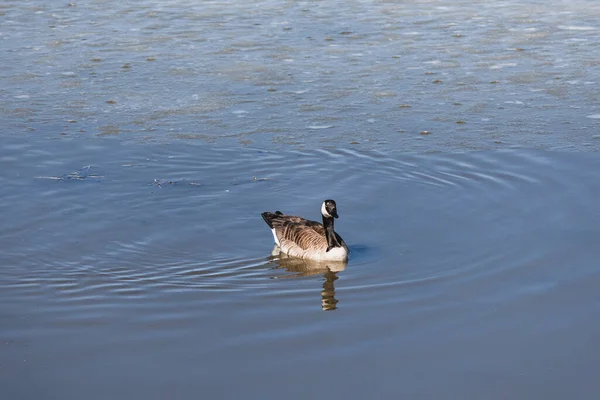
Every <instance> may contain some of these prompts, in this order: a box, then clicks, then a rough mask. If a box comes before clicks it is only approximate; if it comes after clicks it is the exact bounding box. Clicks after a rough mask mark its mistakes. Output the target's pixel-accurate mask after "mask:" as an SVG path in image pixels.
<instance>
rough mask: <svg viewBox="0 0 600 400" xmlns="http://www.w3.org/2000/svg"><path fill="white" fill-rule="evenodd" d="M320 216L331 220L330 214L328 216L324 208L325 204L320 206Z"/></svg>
mask: <svg viewBox="0 0 600 400" xmlns="http://www.w3.org/2000/svg"><path fill="white" fill-rule="evenodd" d="M321 214H323V216H324V217H327V218H331V214H329V213H328V212H327V209H326V208H325V202H323V204H322V205H321Z"/></svg>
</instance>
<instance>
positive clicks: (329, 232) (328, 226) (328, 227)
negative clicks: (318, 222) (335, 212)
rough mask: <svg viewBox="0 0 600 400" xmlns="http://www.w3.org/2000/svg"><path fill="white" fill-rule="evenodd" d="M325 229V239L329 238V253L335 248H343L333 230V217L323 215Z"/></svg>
mask: <svg viewBox="0 0 600 400" xmlns="http://www.w3.org/2000/svg"><path fill="white" fill-rule="evenodd" d="M323 227H324V228H325V238H327V251H329V250H330V249H332V248H334V247H341V245H340V244H339V243H338V241H337V237H336V236H335V231H334V230H333V217H326V216H324V215H323Z"/></svg>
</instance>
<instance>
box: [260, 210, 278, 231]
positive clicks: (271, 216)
mask: <svg viewBox="0 0 600 400" xmlns="http://www.w3.org/2000/svg"><path fill="white" fill-rule="evenodd" d="M260 215H261V216H262V217H263V219H264V220H265V222H266V223H267V225H269V228H271V229H273V220H275V219H276V218H278V217H280V216H282V215H283V213H282V212H281V211H275V212H274V213H272V212H268V211H265V212H264V213H262V214H260Z"/></svg>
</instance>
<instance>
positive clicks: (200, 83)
mask: <svg viewBox="0 0 600 400" xmlns="http://www.w3.org/2000/svg"><path fill="white" fill-rule="evenodd" d="M69 4H70V5H69ZM599 20H600V3H598V2H597V1H595V0H568V1H552V2H545V1H532V0H529V1H502V2H488V1H485V2H484V1H471V0H469V1H451V2H450V1H434V0H430V1H427V0H421V1H409V2H394V1H343V2H342V1H283V0H269V1H261V2H254V1H239V0H229V1H187V0H179V1H161V2H158V1H143V2H116V1H104V0H102V1H99V0H90V1H85V2H78V1H77V2H72V3H68V2H67V1H64V2H60V1H54V2H45V1H8V2H5V3H4V4H3V5H1V6H0V25H1V26H0V46H1V47H2V51H3V57H2V58H3V61H2V63H1V64H0V67H1V68H0V83H1V85H0V100H1V101H2V103H3V104H2V105H1V106H0V122H3V125H4V126H6V127H7V128H6V131H7V132H8V133H13V134H20V133H23V132H30V131H32V132H40V131H42V132H46V131H48V129H50V128H51V129H52V134H53V135H54V136H58V135H60V134H62V135H68V136H92V135H105V136H106V135H109V136H110V135H121V136H125V137H126V138H128V139H146V140H148V139H154V140H173V139H176V140H177V139H178V140H202V141H209V142H212V141H220V142H222V143H227V144H232V143H242V144H255V145H267V144H271V143H273V142H274V143H276V144H277V143H281V144H286V145H296V146H307V145H312V146H314V145H322V146H327V145H340V144H345V145H347V144H349V143H351V142H358V143H359V144H360V145H361V146H363V147H370V148H372V147H374V146H382V145H386V146H393V147H395V148H402V149H418V150H422V151H429V150H434V149H435V150H448V149H458V150H465V149H497V148H500V149H503V148H507V147H512V146H524V147H536V148H543V149H571V150H573V149H594V150H598V149H599V147H600V136H599V135H598V127H599V123H600V122H599V121H598V119H600V102H599V98H598V96H599V95H598V93H600V91H599V90H598V85H599V84H600V76H599V72H600V71H599V69H598V59H599V58H600V50H599V49H598V46H597V43H598V42H600V25H599V24H598V21H599ZM421 132H429V133H430V135H421V134H420V133H421ZM424 136H427V137H424Z"/></svg>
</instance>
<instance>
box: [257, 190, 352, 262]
mask: <svg viewBox="0 0 600 400" xmlns="http://www.w3.org/2000/svg"><path fill="white" fill-rule="evenodd" d="M261 215H262V217H263V219H264V220H265V222H266V223H267V225H269V228H271V231H272V232H273V239H274V240H275V244H276V246H279V251H280V252H281V253H284V254H287V255H288V256H290V257H298V258H303V259H307V260H313V261H346V260H348V247H347V246H346V243H344V240H343V239H342V238H341V237H340V235H338V234H337V233H335V231H334V230H333V219H334V218H337V217H338V214H337V206H336V204H335V201H334V200H330V199H329V200H325V201H324V202H323V204H322V205H321V215H322V216H323V224H320V223H318V222H315V221H309V220H307V219H304V218H301V217H296V216H293V215H285V214H283V213H282V212H281V211H275V212H274V213H271V212H264V213H262V214H261Z"/></svg>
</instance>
